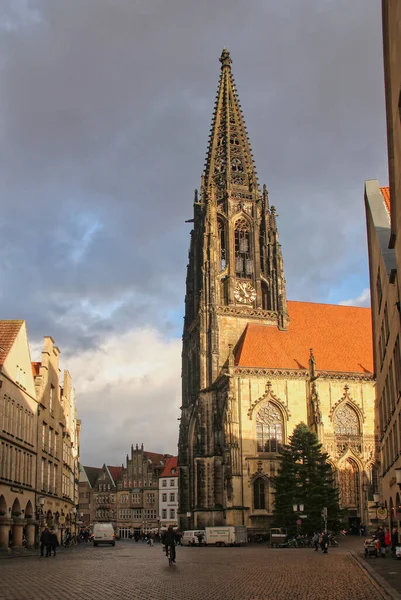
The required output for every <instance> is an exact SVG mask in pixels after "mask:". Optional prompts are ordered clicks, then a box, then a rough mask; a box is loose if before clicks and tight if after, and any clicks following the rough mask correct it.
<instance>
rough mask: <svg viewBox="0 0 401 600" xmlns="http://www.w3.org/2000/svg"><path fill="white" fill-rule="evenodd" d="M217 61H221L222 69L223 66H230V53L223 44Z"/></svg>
mask: <svg viewBox="0 0 401 600" xmlns="http://www.w3.org/2000/svg"><path fill="white" fill-rule="evenodd" d="M219 61H220V62H221V68H222V69H224V67H230V65H231V63H232V62H233V61H232V60H231V57H230V53H229V51H228V50H227V48H226V47H225V46H224V48H223V52H222V53H221V56H220V58H219Z"/></svg>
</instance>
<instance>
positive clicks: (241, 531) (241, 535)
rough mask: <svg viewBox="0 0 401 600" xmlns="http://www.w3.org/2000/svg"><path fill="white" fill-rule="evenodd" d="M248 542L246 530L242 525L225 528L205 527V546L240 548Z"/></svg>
mask: <svg viewBox="0 0 401 600" xmlns="http://www.w3.org/2000/svg"><path fill="white" fill-rule="evenodd" d="M247 542H248V535H247V529H246V527H245V526H244V525H235V526H234V525H228V526H227V527H206V536H205V543H206V546H210V545H212V544H214V545H215V546H240V545H241V544H246V543H247Z"/></svg>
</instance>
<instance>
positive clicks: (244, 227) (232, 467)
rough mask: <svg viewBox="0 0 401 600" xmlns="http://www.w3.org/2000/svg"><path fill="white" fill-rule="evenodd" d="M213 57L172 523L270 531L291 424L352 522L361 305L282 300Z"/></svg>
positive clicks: (361, 502) (265, 205) (253, 177)
mask: <svg viewBox="0 0 401 600" xmlns="http://www.w3.org/2000/svg"><path fill="white" fill-rule="evenodd" d="M220 62H221V76H220V82H219V87H218V92H217V98H216V104H215V111H214V115H213V120H212V127H211V133H210V136H209V147H208V151H207V157H206V166H205V171H204V173H203V175H202V180H201V188H200V192H199V193H198V192H195V199H194V217H193V231H192V232H191V240H190V250H189V262H188V269H187V279H186V297H185V320H184V331H183V351H182V413H181V423H180V436H179V454H178V465H179V477H180V502H179V505H180V508H179V511H180V529H194V528H203V527H205V526H207V525H236V524H238V525H246V526H247V527H248V528H249V529H251V530H254V531H265V530H266V529H268V527H269V525H270V524H271V521H272V516H273V508H274V488H273V477H274V475H275V473H276V471H277V467H278V454H277V451H278V449H279V448H280V446H281V445H282V444H285V443H287V441H288V438H289V436H290V435H291V433H292V431H293V429H294V427H295V426H296V425H297V424H298V423H299V422H301V421H303V422H305V423H307V424H308V425H309V426H310V427H311V428H312V429H313V430H314V431H315V432H316V434H317V435H318V437H319V439H320V441H321V442H322V443H323V445H324V447H325V448H326V449H327V451H328V452H329V454H330V457H331V463H332V469H333V472H334V475H335V477H336V479H337V482H338V486H339V488H340V495H341V503H342V506H343V507H344V509H345V510H346V514H347V519H348V523H347V525H348V526H354V527H357V526H358V524H359V523H361V522H363V523H367V522H368V520H369V505H370V503H371V502H372V501H373V498H372V494H373V490H374V488H375V486H376V481H377V477H376V469H377V464H376V458H377V456H376V446H377V439H376V435H375V431H374V425H373V423H374V396H375V392H374V380H373V361H372V350H371V348H372V337H371V325H370V310H369V309H366V308H355V307H346V306H331V305H323V304H313V303H309V302H287V296H286V281H285V277H284V266H283V258H282V252H281V246H280V243H279V236H278V227H277V213H276V209H275V207H274V206H272V205H271V204H270V200H269V196H268V192H267V189H266V186H263V188H262V190H260V188H259V183H258V178H257V174H256V169H255V165H254V161H253V156H252V153H251V149H250V143H249V139H248V135H247V131H246V127H245V123H244V119H243V114H242V109H241V107H240V104H239V99H238V94H237V91H236V87H235V84H234V79H233V75H232V71H231V62H232V61H231V57H230V55H229V53H228V51H227V50H226V49H224V50H223V53H222V55H221V57H220ZM305 503H307V499H305Z"/></svg>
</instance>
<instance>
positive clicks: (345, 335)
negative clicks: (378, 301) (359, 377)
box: [236, 302, 373, 373]
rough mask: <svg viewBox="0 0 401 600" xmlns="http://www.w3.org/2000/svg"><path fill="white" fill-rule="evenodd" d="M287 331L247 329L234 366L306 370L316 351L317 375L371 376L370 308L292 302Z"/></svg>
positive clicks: (267, 327)
mask: <svg viewBox="0 0 401 600" xmlns="http://www.w3.org/2000/svg"><path fill="white" fill-rule="evenodd" d="M288 312H289V315H290V323H289V325H288V330H287V331H280V330H279V329H278V328H277V327H272V326H269V325H256V324H251V323H250V324H248V326H247V328H246V329H245V332H244V334H243V336H242V339H241V342H240V345H239V347H238V349H237V353H236V365H238V366H240V367H259V368H262V369H263V368H264V369H308V368H309V364H308V361H309V349H310V348H313V353H314V357H315V361H316V370H317V371H337V372H343V373H373V349H372V326H371V311H370V308H360V307H355V306H337V305H333V304H315V303H312V302H288Z"/></svg>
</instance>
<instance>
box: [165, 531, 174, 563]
mask: <svg viewBox="0 0 401 600" xmlns="http://www.w3.org/2000/svg"><path fill="white" fill-rule="evenodd" d="M163 542H164V547H165V550H166V556H168V550H169V548H170V557H171V560H172V561H173V563H175V531H174V529H173V526H172V525H169V526H168V529H167V531H166V533H165V534H164V540H163Z"/></svg>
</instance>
